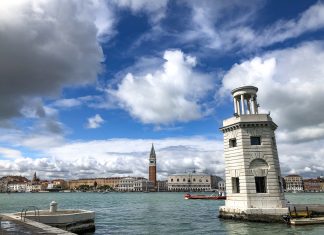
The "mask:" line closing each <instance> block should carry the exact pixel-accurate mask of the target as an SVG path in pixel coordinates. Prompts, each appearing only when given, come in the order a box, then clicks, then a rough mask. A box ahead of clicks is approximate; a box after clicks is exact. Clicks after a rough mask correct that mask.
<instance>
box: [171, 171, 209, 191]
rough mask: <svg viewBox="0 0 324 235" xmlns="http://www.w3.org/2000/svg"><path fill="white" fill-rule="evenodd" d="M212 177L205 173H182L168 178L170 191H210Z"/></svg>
mask: <svg viewBox="0 0 324 235" xmlns="http://www.w3.org/2000/svg"><path fill="white" fill-rule="evenodd" d="M211 183H212V182H211V176H210V175H207V174H203V173H180V174H174V175H171V176H168V191H174V192H184V191H197V192H202V191H210V190H211V189H212V188H211Z"/></svg>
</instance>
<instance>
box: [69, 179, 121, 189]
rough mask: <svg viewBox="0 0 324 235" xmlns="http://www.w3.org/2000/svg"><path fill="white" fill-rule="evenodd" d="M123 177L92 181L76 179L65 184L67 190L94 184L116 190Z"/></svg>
mask: <svg viewBox="0 0 324 235" xmlns="http://www.w3.org/2000/svg"><path fill="white" fill-rule="evenodd" d="M123 178H125V177H108V178H92V179H77V180H69V181H68V182H67V186H68V188H69V189H72V190H74V189H77V188H78V187H80V186H81V185H87V186H89V187H92V186H94V184H95V182H96V183H97V187H101V186H110V187H111V188H116V187H117V186H118V184H119V182H120V180H121V179H123Z"/></svg>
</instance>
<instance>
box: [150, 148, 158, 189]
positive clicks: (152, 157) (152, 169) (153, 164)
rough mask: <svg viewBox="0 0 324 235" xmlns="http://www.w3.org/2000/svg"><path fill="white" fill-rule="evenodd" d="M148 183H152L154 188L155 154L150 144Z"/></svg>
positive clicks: (155, 185)
mask: <svg viewBox="0 0 324 235" xmlns="http://www.w3.org/2000/svg"><path fill="white" fill-rule="evenodd" d="M149 181H151V182H153V185H154V187H155V188H156V187H157V184H156V154H155V150H154V145H153V144H152V148H151V152H150V157H149Z"/></svg>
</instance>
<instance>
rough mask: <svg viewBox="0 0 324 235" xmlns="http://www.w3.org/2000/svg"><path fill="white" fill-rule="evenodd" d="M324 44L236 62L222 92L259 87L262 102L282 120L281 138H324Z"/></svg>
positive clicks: (295, 140)
mask: <svg viewBox="0 0 324 235" xmlns="http://www.w3.org/2000/svg"><path fill="white" fill-rule="evenodd" d="M323 84H324V44H323V42H311V43H307V44H303V45H300V46H298V47H296V48H287V49H282V50H278V51H273V52H269V53H266V54H265V55H263V56H261V57H256V58H253V59H251V60H248V61H244V62H242V63H241V64H235V65H234V66H233V67H232V68H231V69H230V70H229V71H228V72H227V73H226V74H225V76H224V78H223V87H222V89H221V90H220V94H224V92H225V93H227V94H229V91H230V90H231V89H233V88H236V87H239V86H243V85H255V86H257V87H258V88H259V92H258V97H259V103H260V104H261V107H262V109H263V110H264V111H271V116H272V118H273V119H274V121H275V122H277V123H278V124H279V132H278V136H279V137H280V138H279V139H280V140H281V141H292V142H301V141H309V140H314V139H323V138H324V121H323V110H324V103H323V102H322V100H323V99H324V86H323Z"/></svg>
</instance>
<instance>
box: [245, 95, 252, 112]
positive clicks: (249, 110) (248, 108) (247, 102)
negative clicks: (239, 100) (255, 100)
mask: <svg viewBox="0 0 324 235" xmlns="http://www.w3.org/2000/svg"><path fill="white" fill-rule="evenodd" d="M250 102H251V98H250V99H246V104H247V113H248V114H251V104H250Z"/></svg>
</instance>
